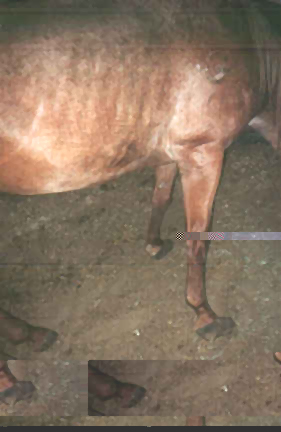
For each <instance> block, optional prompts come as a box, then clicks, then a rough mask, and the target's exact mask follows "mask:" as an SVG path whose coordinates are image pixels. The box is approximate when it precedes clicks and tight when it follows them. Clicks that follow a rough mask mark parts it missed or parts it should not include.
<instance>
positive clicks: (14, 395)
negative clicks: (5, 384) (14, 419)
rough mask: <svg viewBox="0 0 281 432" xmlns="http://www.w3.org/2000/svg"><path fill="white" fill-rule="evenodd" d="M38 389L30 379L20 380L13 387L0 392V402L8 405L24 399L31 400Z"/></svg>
mask: <svg viewBox="0 0 281 432" xmlns="http://www.w3.org/2000/svg"><path fill="white" fill-rule="evenodd" d="M35 391H36V389H35V387H34V385H33V384H32V382H30V381H19V382H17V383H16V384H15V385H14V386H13V387H11V388H9V389H7V390H5V391H4V392H2V393H0V402H2V403H4V404H6V405H10V404H12V405H14V404H16V403H17V402H19V401H22V400H29V399H31V398H32V396H33V394H34V392H35Z"/></svg>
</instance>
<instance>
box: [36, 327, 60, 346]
mask: <svg viewBox="0 0 281 432" xmlns="http://www.w3.org/2000/svg"><path fill="white" fill-rule="evenodd" d="M57 338H58V333H57V332H55V331H54V330H49V329H46V328H43V327H32V329H30V337H29V340H30V341H31V347H32V348H33V351H34V352H43V351H47V350H48V349H49V348H50V347H51V346H52V345H53V344H54V343H55V342H56V340H57Z"/></svg>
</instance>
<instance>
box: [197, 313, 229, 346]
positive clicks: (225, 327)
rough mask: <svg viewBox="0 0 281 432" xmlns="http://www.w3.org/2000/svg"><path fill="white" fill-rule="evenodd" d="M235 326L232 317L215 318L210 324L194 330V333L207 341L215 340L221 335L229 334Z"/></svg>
mask: <svg viewBox="0 0 281 432" xmlns="http://www.w3.org/2000/svg"><path fill="white" fill-rule="evenodd" d="M235 326H236V324H235V322H234V321H233V319H232V318H216V320H215V321H214V322H212V323H211V324H208V325H206V326H205V327H202V328H200V329H198V330H196V333H197V334H198V335H199V336H200V337H201V338H203V339H205V340H207V341H215V340H216V339H217V338H219V337H221V336H228V335H230V334H231V333H232V331H233V329H234V328H235Z"/></svg>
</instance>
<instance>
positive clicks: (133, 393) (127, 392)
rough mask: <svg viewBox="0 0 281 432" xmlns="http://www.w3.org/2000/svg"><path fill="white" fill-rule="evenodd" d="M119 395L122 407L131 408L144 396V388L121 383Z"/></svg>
mask: <svg viewBox="0 0 281 432" xmlns="http://www.w3.org/2000/svg"><path fill="white" fill-rule="evenodd" d="M121 386H122V387H121V390H120V391H119V397H120V398H121V399H122V407H123V408H132V407H134V406H136V405H137V404H138V403H139V402H140V401H141V400H142V399H143V398H144V396H145V394H146V389H145V388H144V387H140V386H137V385H135V384H126V383H122V384H121Z"/></svg>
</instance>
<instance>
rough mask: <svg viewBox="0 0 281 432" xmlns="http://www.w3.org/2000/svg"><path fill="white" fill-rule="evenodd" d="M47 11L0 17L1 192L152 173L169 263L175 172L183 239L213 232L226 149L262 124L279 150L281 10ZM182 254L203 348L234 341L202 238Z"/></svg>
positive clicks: (82, 2) (255, 0) (150, 240)
mask: <svg viewBox="0 0 281 432" xmlns="http://www.w3.org/2000/svg"><path fill="white" fill-rule="evenodd" d="M32 5H33V6H34V8H35V7H36V10H37V15H36V14H34V13H33V15H32V16H31V15H30V7H31V6H32ZM48 5H49V3H48V2H47V1H44V0H42V1H41V2H39V1H36V2H32V1H28V2H27V3H26V5H25V4H22V5H21V8H19V9H18V14H17V13H16V12H17V9H13V15H9V14H8V15H7V13H6V14H5V13H4V9H3V8H2V12H1V14H0V16H1V18H0V19H1V20H2V22H3V24H2V27H1V28H0V83H1V85H0V190H1V191H3V192H8V193H13V194H22V195H33V194H48V193H56V192H66V191H71V190H75V189H81V188H84V187H89V186H93V185H96V184H99V183H104V182H106V181H108V180H111V179H114V178H117V177H119V176H120V175H122V174H125V173H128V172H131V171H133V170H135V169H137V168H142V167H145V166H153V167H155V169H156V185H155V190H154V194H153V199H152V215H151V220H150V225H149V229H148V235H147V247H146V250H147V252H148V253H149V254H150V255H151V256H152V257H154V258H160V257H162V256H163V255H165V254H166V253H167V252H168V251H169V249H170V247H171V244H170V243H169V242H167V241H166V242H163V241H162V240H161V238H160V227H161V223H162V220H163V217H164V214H165V211H166V209H167V207H168V205H169V203H170V201H171V193H172V189H173V183H174V180H175V176H176V173H177V171H178V170H179V172H180V176H181V182H182V187H183V195H184V207H185V212H186V224H187V231H188V232H192V233H200V232H205V231H208V227H209V224H210V217H211V211H212V206H213V200H214V197H215V194H216V190H217V186H218V184H219V180H220V176H221V170H222V164H223V158H224V151H225V149H226V148H227V147H228V146H229V145H230V144H231V142H232V141H233V140H234V139H235V138H236V137H237V136H238V135H239V134H240V133H241V131H243V130H244V128H245V127H246V126H247V125H248V123H249V122H250V121H251V120H253V119H254V120H253V121H252V126H253V127H255V128H257V129H260V130H261V131H262V132H264V133H265V134H267V136H268V137H269V138H271V139H273V144H274V146H276V147H277V146H278V143H279V139H278V137H279V126H278V125H279V122H278V120H279V115H280V100H281V98H280V94H281V93H280V91H281V90H280V89H281V86H280V79H279V78H280V77H279V71H280V58H281V57H280V50H279V42H280V38H281V26H280V22H281V21H280V7H279V6H278V5H275V4H272V3H270V2H267V1H261V0H148V1H146V0H108V1H107V2H104V1H101V0H93V1H91V2H89V1H86V0H72V1H68V2H67V5H68V8H67V9H62V7H63V5H64V1H63V0H58V1H57V2H55V7H54V9H51V8H49V7H48ZM70 6H71V7H70ZM272 7H274V11H273V12H272V11H271V10H270V9H272ZM62 12H63V13H62ZM5 20H6V21H7V23H6V21H5ZM5 23H6V24H5ZM264 113H265V114H264ZM260 114H261V117H258V118H257V117H256V116H258V115H260ZM255 117H256V118H255ZM276 120H277V121H276ZM268 122H269V123H268ZM268 125H269V126H268ZM198 236H199V234H198ZM187 257H188V266H187V294H186V300H187V303H188V304H189V305H190V306H191V307H192V308H193V309H194V310H195V312H196V315H197V320H196V324H195V329H196V331H197V332H198V334H199V335H201V336H202V337H204V338H206V339H212V338H216V337H218V336H221V335H226V334H228V333H230V332H231V330H232V329H233V327H234V322H233V321H232V319H231V318H222V317H218V316H217V315H216V313H215V312H214V311H213V310H212V309H211V307H210V306H209V304H208V301H207V297H206V294H205V288H204V266H205V262H206V242H205V241H202V240H200V239H199V237H198V239H193V240H187ZM4 315H5V313H4V312H3V316H4ZM3 320H4V318H3ZM3 320H2V321H3Z"/></svg>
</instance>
